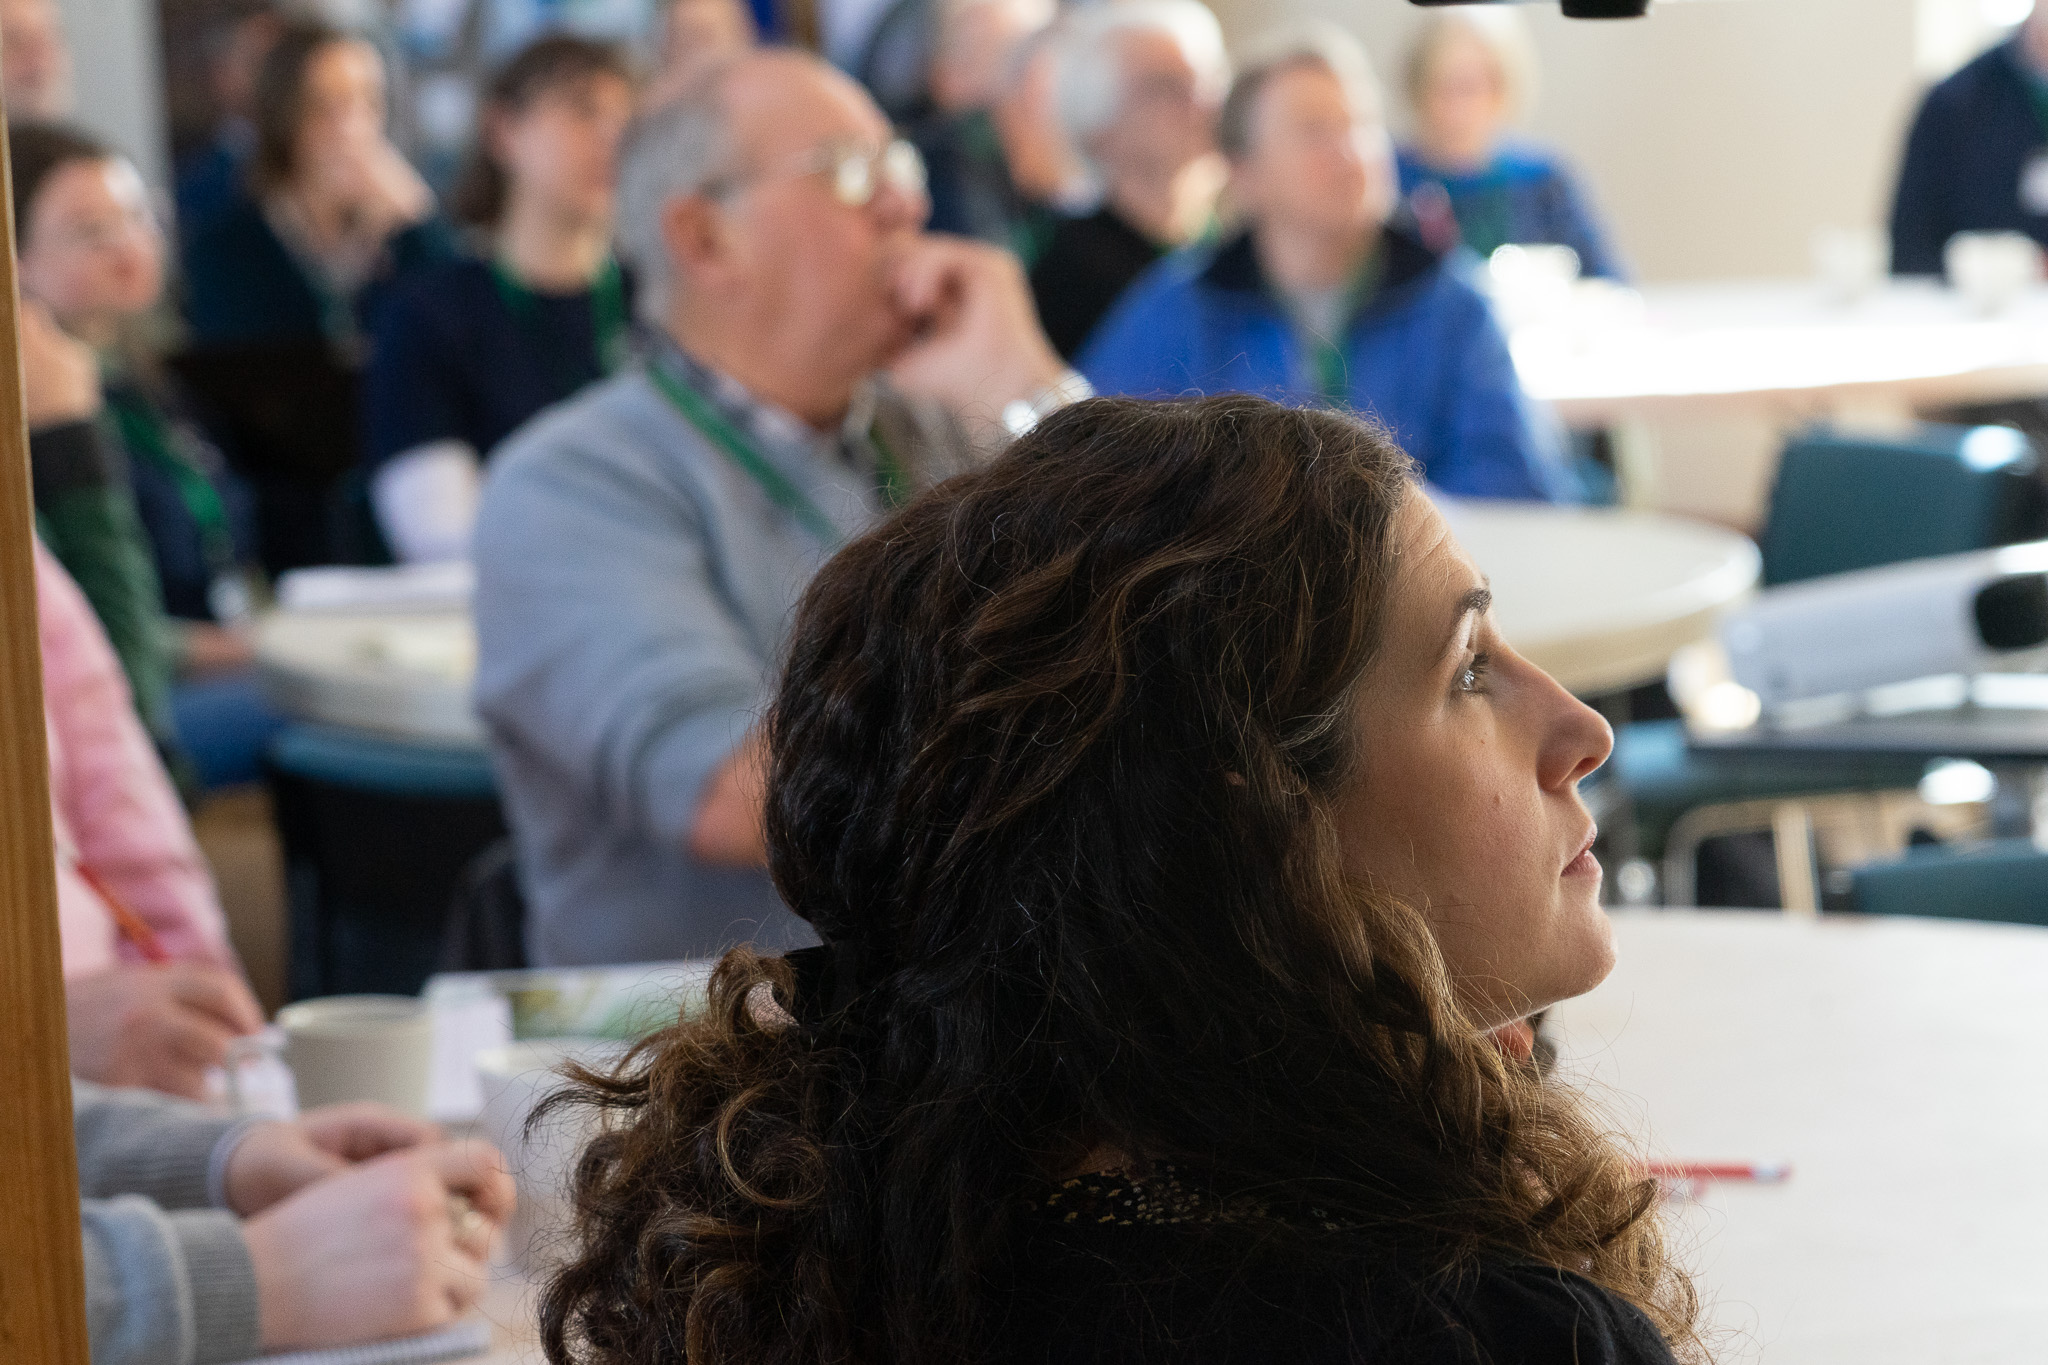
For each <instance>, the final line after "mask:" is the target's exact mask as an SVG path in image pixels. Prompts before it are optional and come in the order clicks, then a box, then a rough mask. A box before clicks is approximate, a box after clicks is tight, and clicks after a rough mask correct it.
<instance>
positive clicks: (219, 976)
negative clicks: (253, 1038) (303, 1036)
mask: <svg viewBox="0 0 2048 1365" xmlns="http://www.w3.org/2000/svg"><path fill="white" fill-rule="evenodd" d="M64 1014H65V1019H66V1021H67V1023H68V1024H69V1026H70V1035H71V1070H72V1073H73V1074H75V1075H79V1076H83V1077H84V1078H85V1079H87V1080H89V1081H98V1082H99V1083H100V1084H102V1085H132V1086H144V1087H147V1088H149V1089H151V1090H161V1091H164V1092H166V1093H167V1094H172V1095H182V1096H184V1097H185V1098H187V1099H194V1100H203V1099H205V1098H206V1071H207V1068H208V1067H214V1066H219V1065H220V1064H221V1063H222V1061H224V1060H225V1059H226V1057H227V1051H228V1044H229V1043H231V1042H233V1041H234V1040H235V1039H236V1038H238V1037H240V1036H242V1035H244V1034H249V1033H254V1032H256V1031H257V1030H258V1029H260V1028H262V1027H263V1010H262V1007H261V1006H259V1005H258V1004H257V1003H256V997H255V996H253V995H251V994H249V988H248V986H247V985H245V984H244V983H243V981H242V978H241V977H240V976H238V975H236V974H235V973H234V972H232V971H230V970H228V969H227V968H225V967H214V966H209V965H206V964H204V963H199V962H170V963H164V964H162V965H151V966H130V967H116V968H114V969H112V970H111V971H105V972H100V973H99V974H97V975H95V976H86V977H80V978H79V979H77V980H75V981H67V982H65V983H64Z"/></svg>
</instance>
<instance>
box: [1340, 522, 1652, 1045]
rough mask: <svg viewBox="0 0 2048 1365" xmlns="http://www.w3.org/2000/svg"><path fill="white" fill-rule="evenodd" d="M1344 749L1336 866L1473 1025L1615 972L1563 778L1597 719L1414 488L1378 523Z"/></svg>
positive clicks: (1602, 725) (1587, 823) (1537, 1005)
mask: <svg viewBox="0 0 2048 1365" xmlns="http://www.w3.org/2000/svg"><path fill="white" fill-rule="evenodd" d="M1394 543H1395V546H1396V560H1395V564H1396V568H1395V573H1394V580H1393V585H1392V589H1391V591H1390V592H1389V594H1388V603H1387V612H1386V620H1385V625H1384V630H1385V634H1384V636H1383V638H1382V640H1381V643H1380V651H1379V655H1378V657H1377V658H1376V660H1375V661H1374V663H1373V665H1372V667H1371V668H1370V669H1369V670H1368V671H1367V673H1366V676H1365V678H1364V680H1363V684H1362V686H1361V688H1360V690H1359V693H1358V703H1357V706H1358V711H1357V715H1356V734H1357V736H1358V744H1359V749H1360V752H1359V755H1358V763H1357V766H1356V768H1355V769H1354V775H1353V778H1352V785H1351V787H1350V789H1349V790H1348V791H1346V792H1345V793H1344V794H1343V795H1342V797H1341V798H1340V799H1339V801H1338V803H1337V814H1338V819H1339V821H1340V835H1341V838H1342V840H1343V842H1344V855H1345V863H1346V867H1347V870H1348V871H1349V872H1350V873H1351V874H1352V875H1353V876H1356V877H1359V878H1360V879H1362V880H1366V881H1369V882H1370V883H1372V884H1373V885H1374V886H1375V887H1377V888H1378V889H1380V890H1382V891H1386V892H1390V893H1392V894H1394V895H1396V896H1399V897H1401V898H1402V899H1403V900H1405V901H1406V902H1407V903H1409V904H1411V905H1413V906H1415V907H1416V908H1417V909H1419V910H1420V911H1422V913H1423V914H1424V915H1425V916H1426V917H1427V919H1428V921H1429V924H1430V927H1431V929H1432V931H1433V932H1434V933H1435V935H1436V938H1437V942H1438V944H1439V946H1440V947H1441V949H1442V951H1443V955H1444V960H1445V962H1446V964H1447V965H1448V966H1449V968H1450V971H1451V975H1452V979H1453V981H1454V982H1455V983H1456V986H1457V990H1458V995H1459V1000H1460V1002H1461V1003H1462V1004H1463V1005H1464V1006H1465V1008H1466V1009H1467V1011H1469V1012H1470V1013H1471V1015H1472V1016H1473V1018H1474V1020H1475V1021H1476V1022H1477V1023H1479V1024H1480V1025H1481V1026H1483V1027H1493V1026H1496V1025H1499V1024H1503V1023H1507V1022H1508V1021H1510V1020H1513V1019H1518V1018H1521V1017H1523V1016H1525V1015H1527V1014H1530V1013H1532V1012H1534V1011H1536V1010H1539V1009H1542V1008H1543V1007H1544V1006H1546V1005H1550V1004H1553V1003H1555V1002H1556V1001H1559V1000H1563V999H1567V998H1569V997H1571V996H1574V995H1578V994H1581V993H1582V992H1584V991H1587V990H1590V989H1592V987H1594V986H1595V985H1597V984H1598V983H1599V982H1600V981H1601V979H1602V978H1604V977H1605V976H1606V975H1607V973H1608V971H1609V969H1610V968H1611V967H1612V966H1613V964H1614V945H1613V939H1612V936H1611V931H1610V928H1609V925H1608V922H1607V916H1606V914H1605V913H1604V912H1603V911H1602V910H1601V908H1600V877H1601V872H1600V864H1599V863H1598V862H1596V861H1595V860H1594V858H1593V855H1592V852H1591V845H1592V842H1593V832H1594V827H1593V820H1592V817H1591V816H1590V815H1588V814H1587V812H1586V808H1585V806H1584V804H1583V803H1581V802H1580V800H1579V795H1578V783H1579V779H1580V778H1582V777H1585V776H1586V775H1587V774H1588V773H1591V772H1592V771H1593V770H1594V769H1595V768H1598V767H1599V766H1600V765H1601V763H1603V762H1605V761H1606V758H1607V754H1608V751H1609V750H1610V749H1612V748H1613V747H1614V737H1613V733H1612V732H1611V731H1610V730H1609V729H1608V726H1607V722H1606V721H1604V720H1602V719H1601V718H1600V716H1599V714H1598V713H1597V712H1595V711H1593V710H1592V709H1591V708H1590V707H1588V706H1586V705H1585V704H1584V703H1582V702H1580V701H1579V700H1577V699H1576V698H1575V697H1573V696H1572V695H1571V694H1570V693H1568V692H1566V691H1565V690H1564V689H1563V688H1562V687H1559V686H1558V685H1557V683H1556V682H1555V681H1554V680H1553V679H1552V678H1551V677H1550V675H1549V674H1547V673H1545V672H1543V671H1542V670H1541V669H1539V668H1537V667H1536V666H1535V665H1534V664H1531V663H1530V662H1529V661H1528V660H1526V659H1524V658H1522V657H1521V656H1520V655H1519V654H1517V653H1515V651H1514V650H1513V649H1511V648H1510V647H1509V646H1508V645H1507V643H1506V641H1504V640H1502V639H1501V638H1500V635H1499V633H1498V631H1497V630H1496V629H1495V627H1494V623H1493V616H1492V612H1491V610H1490V607H1489V602H1490V598H1489V595H1488V593H1487V588H1486V579H1485V577H1484V576H1483V575H1481V574H1480V572H1479V570H1478V568H1477V567H1476V566H1475V565H1474V564H1473V562H1472V560H1471V557H1470V556H1468V555H1467V554H1466V553H1465V551H1464V550H1463V549H1462V548H1461V547H1460V546H1459V545H1458V543H1457V541H1456V540H1455V539H1454V538H1453V537H1452V536H1451V533H1450V528H1449V527H1448V526H1446V525H1445V523H1444V519H1443V517H1442V516H1441V515H1440V514H1439V513H1438V512H1437V510H1436V508H1435V507H1434V506H1433V505H1431V503H1430V501H1429V499H1428V498H1426V497H1424V496H1422V495H1421V494H1420V492H1419V491H1418V492H1413V493H1411V494H1410V495H1409V497H1408V500H1407V502H1406V504H1405V505H1404V506H1403V508H1402V510H1401V512H1400V514H1399V515H1398V517H1397V518H1396V520H1395V524H1394Z"/></svg>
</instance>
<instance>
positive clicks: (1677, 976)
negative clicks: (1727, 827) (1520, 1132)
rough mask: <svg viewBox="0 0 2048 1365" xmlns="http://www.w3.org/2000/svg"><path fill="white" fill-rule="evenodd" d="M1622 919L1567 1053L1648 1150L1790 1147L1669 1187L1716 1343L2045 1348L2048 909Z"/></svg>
mask: <svg viewBox="0 0 2048 1365" xmlns="http://www.w3.org/2000/svg"><path fill="white" fill-rule="evenodd" d="M1615 922H1616V931H1617V937H1618V940H1619V943H1620V948H1621V962H1620V966H1619V967H1618V968H1617V969H1616V970H1615V973H1614V975H1613V976H1612V977H1610V978H1609V979H1608V981H1607V982H1606V983H1605V984H1603V985H1602V986H1600V987H1599V988H1598V989H1597V990H1595V991H1594V992H1592V994H1590V995H1588V996H1586V997H1584V998H1583V999H1580V1000H1576V1001H1570V1002H1567V1003H1566V1004H1564V1005H1561V1006H1559V1007H1557V1008H1556V1009H1555V1010H1553V1011H1552V1014H1551V1020H1552V1023H1551V1025H1550V1028H1551V1031H1552V1036H1553V1037H1555V1038H1556V1039H1557V1041H1558V1043H1559V1049H1560V1055H1561V1065H1560V1074H1561V1075H1563V1076H1565V1077H1567V1078H1571V1079H1572V1080H1574V1081H1578V1082H1583V1083H1584V1084H1586V1085H1588V1086H1589V1087H1590V1088H1591V1092H1592V1094H1593V1096H1594V1098H1595V1102H1596V1103H1598V1104H1599V1105H1600V1106H1601V1107H1602V1108H1603V1110H1605V1111H1606V1112H1607V1113H1609V1114H1611V1115H1612V1116H1613V1117H1614V1119H1615V1122H1616V1124H1617V1125H1618V1128H1619V1130H1620V1131H1621V1132H1623V1133H1625V1134H1628V1135H1630V1136H1632V1137H1640V1138H1642V1139H1643V1140H1644V1142H1645V1145H1646V1146H1647V1147H1648V1149H1649V1150H1650V1151H1651V1152H1652V1153H1653V1154H1654V1155H1657V1156H1661V1157H1664V1158H1667V1159H1674V1160H1742V1161H1779V1160H1782V1161H1788V1162H1790V1163H1791V1164H1792V1167H1793V1171H1792V1177H1791V1179H1790V1180H1788V1181H1786V1182H1785V1183H1784V1184H1781V1185H1746V1184H1737V1183H1725V1184H1712V1185H1709V1186H1708V1187H1707V1188H1706V1192H1705V1194H1704V1196H1703V1197H1702V1198H1701V1199H1700V1200H1699V1202H1690V1201H1688V1202H1682V1203H1679V1204H1676V1205H1673V1206H1671V1211H1672V1214H1673V1223H1672V1235H1673V1240H1674V1242H1675V1244H1676V1245H1677V1247H1678V1248H1679V1250H1680V1253H1681V1255H1682V1257H1683V1259H1684V1261H1685V1262H1686V1263H1687V1264H1689V1265H1690V1266H1691V1267H1692V1269H1693V1271H1694V1274H1695V1276H1696V1280H1697V1283H1698V1285H1699V1288H1700V1292H1701V1296H1702V1298H1703V1299H1704V1300H1705V1301H1706V1302H1707V1304H1708V1306H1709V1312H1708V1315H1707V1317H1708V1320H1709V1322H1710V1323H1711V1324H1712V1325H1713V1327H1714V1328H1715V1329H1716V1330H1717V1331H1718V1332H1720V1333H1723V1334H1724V1335H1721V1336H1719V1337H1717V1338H1713V1340H1714V1344H1715V1345H1716V1346H1717V1349H1718V1359H1719V1360H1720V1361H1721V1362H1722V1363H1723V1365H1732V1363H1733V1362H1737V1361H1752V1360H1763V1361H1767V1362H1769V1363H1770V1365H1890V1362H1899V1363H1900V1365H1907V1363H1909V1362H1910V1363H1911V1365H1919V1363H1920V1362H1936V1361H1939V1362H1943V1363H1944V1365H1963V1363H1965V1362H1968V1363H1969V1365H1977V1363H1979V1362H1981V1363H1982V1365H1993V1363H1994V1362H1996V1363H1997V1365H2020V1362H2031V1361H2038V1360H2041V1359H2043V1358H2044V1357H2048V1161H2044V1160H2043V1154H2044V1153H2048V1084H2044V1082H2048V1062H2044V1061H2043V1058H2042V1040H2043V1039H2044V1038H2048V930H2040V929H2030V928H2022V927H2012V926H2001V925H1978V924H1964V923H1945V922H1935V921H1925V920H1854V919H1832V918H1831V919H1823V920H1819V921H1812V920H1799V919H1792V918H1789V917H1787V916H1784V915H1781V914H1775V913H1752V912H1739V911H1638V912H1631V913H1625V914H1617V915H1616V917H1615Z"/></svg>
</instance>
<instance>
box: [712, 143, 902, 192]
mask: <svg viewBox="0 0 2048 1365" xmlns="http://www.w3.org/2000/svg"><path fill="white" fill-rule="evenodd" d="M806 175H825V176H827V177H829V178H830V181H831V184H832V197H833V198H835V199H837V200H838V201H839V202H840V203H842V204H844V205H846V206H847V207H848V208H851V209H861V208H866V207H867V206H868V205H869V204H871V203H873V202H874V200H875V196H876V195H878V194H880V193H881V192H882V191H883V190H884V189H891V190H894V191H895V192H896V193H898V194H900V195H902V196H904V197H905V198H906V199H922V198H923V197H924V195H925V184H926V177H925V169H924V157H922V156H921V155H919V154H918V150H917V148H916V147H914V146H912V145H911V144H910V143H908V142H906V141H904V140H903V139H902V138H900V137H899V138H896V139H894V140H893V141H891V142H889V143H887V144H885V145H883V146H880V147H877V146H875V145H874V144H872V143H859V142H828V143H825V144H824V145H822V146H820V147H817V148H814V149H813V150H811V151H809V152H806V153H804V154H803V155H802V156H798V157H794V158H792V159H791V160H789V161H787V162H784V163H783V164H782V165H780V166H777V167H774V168H772V169H769V170H764V171H756V172H753V173H751V174H740V175H730V176H724V177H721V178H720V179H718V180H715V181H713V182H712V183H711V184H709V185H707V186H705V190H706V192H708V193H710V194H712V195H716V196H721V197H722V196H724V195H729V194H733V193H736V192H738V191H739V190H741V189H744V188H745V187H746V186H748V185H750V184H759V183H761V182H764V181H770V180H794V179H797V178H799V177H801V176H806Z"/></svg>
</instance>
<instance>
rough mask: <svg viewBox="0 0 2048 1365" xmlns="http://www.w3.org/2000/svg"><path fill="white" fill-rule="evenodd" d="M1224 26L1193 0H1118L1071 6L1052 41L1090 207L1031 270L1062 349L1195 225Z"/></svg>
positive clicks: (1203, 191)
mask: <svg viewBox="0 0 2048 1365" xmlns="http://www.w3.org/2000/svg"><path fill="white" fill-rule="evenodd" d="M1229 88H1230V62H1229V59H1228V58H1227V57H1225V56H1224V52H1223V32H1222V30H1221V29H1220V28H1218V27H1217V24H1216V18H1215V16H1214V15H1213V14H1211V13H1210V12H1209V10H1208V8H1207V7H1206V6H1204V5H1202V4H1200V3H1198V0H1125V2H1124V3H1120V4H1113V5H1103V6H1100V7H1098V8H1095V9H1090V10H1085V11H1083V12H1081V13H1080V14H1079V15H1077V16H1076V17H1075V18H1074V20H1073V23H1072V26H1071V28H1070V29H1069V30H1068V31H1067V32H1066V33H1065V34H1064V35H1063V36H1062V38H1061V43H1060V57H1059V76H1058V110H1059V117H1060V122H1061V124H1062V126H1063V127H1064V129H1065V131H1066V134H1067V137H1068V138H1069V139H1070V140H1071V141H1072V142H1073V144H1074V146H1075V147H1076V148H1077V149H1078V150H1079V151H1080V153H1081V155H1082V157H1083V158H1084V159H1085V160H1086V162H1087V166H1088V171H1089V174H1090V176H1091V178H1092V179H1093V181H1094V184H1093V189H1094V190H1095V192H1096V194H1097V196H1098V202H1097V205H1096V208H1095V211H1094V212H1093V213H1091V214H1089V215H1087V216H1085V217H1076V218H1069V219H1067V220H1065V221H1064V222H1062V223H1061V224H1060V226H1059V228H1058V229H1057V230H1056V231H1055V232H1054V233H1053V235H1052V238H1051V240H1050V241H1049V242H1048V243H1047V244H1046V247H1045V252H1044V254H1043V255H1042V256H1040V257H1039V259H1038V262H1037V264H1036V265H1035V266H1034V267H1033V268H1032V271H1031V291H1032V294H1033V295H1034V296H1035V297H1036V299H1037V302H1038V315H1039V319H1040V321H1042V322H1043V323H1044V324H1045V331H1046V335H1047V336H1048V337H1050V338H1051V339H1052V343H1053V345H1055V346H1057V347H1058V348H1059V350H1060V353H1061V354H1062V355H1065V356H1069V357H1071V356H1072V355H1074V354H1075V353H1076V352H1077V351H1079V350H1080V349H1081V344H1082V343H1083V342H1085V341H1086V340H1087V339H1088V335H1089V333H1090V332H1092V331H1094V330H1095V324H1096V323H1097V322H1099V321H1100V320H1101V318H1102V315H1103V314H1104V313H1107V312H1108V311H1109V307H1110V305H1111V304H1113V303H1115V302H1116V300H1117V297H1118V295H1120V294H1122V293H1123V291H1124V289H1125V287H1126V286H1128V285H1129V284H1130V282H1131V281H1132V280H1134V279H1136V278H1137V277H1138V276H1139V275H1140V274H1141V273H1143V271H1144V269H1145V267H1147V266H1149V265H1151V264H1152V263H1153V262H1154V261H1156V260H1158V259H1159V257H1160V256H1162V255H1164V254H1165V253H1166V252H1168V251H1170V250H1172V249H1173V248H1175V247H1178V246H1182V245H1185V244H1186V243H1187V242H1189V241H1191V240H1193V239H1194V238H1195V237H1197V236H1199V235H1200V234H1201V233H1202V231H1203V230H1204V229H1205V228H1206V227H1207V226H1208V225H1209V223H1210V222H1211V220H1212V215H1213V210H1214V206H1215V202H1216V193H1217V191H1218V189H1220V188H1221V186H1222V183H1223V178H1224V171H1223V165H1222V161H1221V159H1220V158H1219V157H1218V156H1217V155H1216V114H1217V111H1218V109H1219V108H1220V107H1221V106H1222V104H1223V96H1224V95H1225V94H1226V93H1227V92H1228V90H1229Z"/></svg>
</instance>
